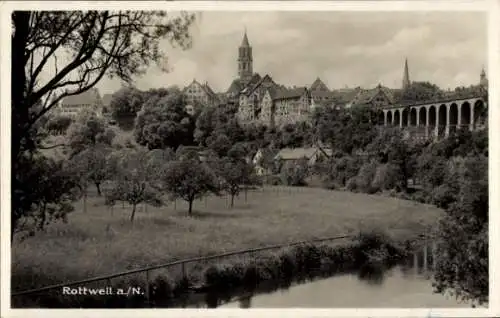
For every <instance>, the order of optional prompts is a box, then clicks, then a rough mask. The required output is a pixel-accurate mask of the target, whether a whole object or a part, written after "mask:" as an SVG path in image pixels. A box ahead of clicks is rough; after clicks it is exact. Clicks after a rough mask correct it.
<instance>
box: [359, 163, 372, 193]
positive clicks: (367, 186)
mask: <svg viewBox="0 0 500 318" xmlns="http://www.w3.org/2000/svg"><path fill="white" fill-rule="evenodd" d="M376 171H377V162H376V161H370V162H368V163H365V164H364V165H363V166H362V167H361V169H360V170H359V173H358V175H357V176H356V179H355V180H356V188H357V189H359V190H360V191H362V192H366V193H375V192H376V189H374V188H372V186H371V185H372V180H373V178H374V177H375V173H376Z"/></svg>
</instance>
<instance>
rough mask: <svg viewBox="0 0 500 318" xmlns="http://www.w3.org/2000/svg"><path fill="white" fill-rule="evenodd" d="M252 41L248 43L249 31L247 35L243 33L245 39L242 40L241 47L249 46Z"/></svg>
mask: <svg viewBox="0 0 500 318" xmlns="http://www.w3.org/2000/svg"><path fill="white" fill-rule="evenodd" d="M249 46H250V43H248V37H247V31H245V35H243V41H241V47H249Z"/></svg>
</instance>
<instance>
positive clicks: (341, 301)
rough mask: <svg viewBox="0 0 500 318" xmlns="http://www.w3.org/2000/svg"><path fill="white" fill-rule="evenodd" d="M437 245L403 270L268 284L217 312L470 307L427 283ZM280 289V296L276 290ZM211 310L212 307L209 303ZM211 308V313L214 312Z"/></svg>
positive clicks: (374, 269)
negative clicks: (275, 308)
mask: <svg viewBox="0 0 500 318" xmlns="http://www.w3.org/2000/svg"><path fill="white" fill-rule="evenodd" d="M436 251H437V248H436V246H435V244H428V245H425V246H424V247H422V249H421V250H419V251H418V252H417V253H414V254H413V255H411V257H410V258H409V259H408V260H407V261H406V262H403V263H402V264H400V265H398V266H395V267H392V268H384V267H383V266H381V265H380V264H377V263H372V264H367V265H365V266H363V267H361V268H360V270H359V271H358V272H357V273H351V274H343V275H335V276H333V277H329V278H322V279H317V280H311V279H309V278H308V279H306V278H304V279H303V280H305V281H306V282H303V283H297V282H295V283H293V284H291V283H290V282H286V283H282V284H281V285H280V286H277V284H276V283H269V285H268V286H267V288H266V287H263V286H259V287H258V289H257V290H255V291H250V292H248V291H247V292H245V293H240V295H239V296H237V297H233V299H232V300H231V301H229V302H225V301H222V300H221V299H220V298H219V299H218V301H217V302H213V303H212V305H214V306H219V307H240V308H250V307H261V308H271V307H319V308H335V307H400V308H405V307H406V308H411V307H426V308H428V307H469V304H464V303H459V302H457V300H455V299H454V298H451V297H447V296H443V295H440V294H434V293H433V288H432V285H431V281H430V280H429V278H430V277H431V274H432V269H433V268H434V267H435V264H436V259H437V255H436ZM278 287H279V290H277V289H278ZM207 305H208V303H207ZM211 308H213V307H211Z"/></svg>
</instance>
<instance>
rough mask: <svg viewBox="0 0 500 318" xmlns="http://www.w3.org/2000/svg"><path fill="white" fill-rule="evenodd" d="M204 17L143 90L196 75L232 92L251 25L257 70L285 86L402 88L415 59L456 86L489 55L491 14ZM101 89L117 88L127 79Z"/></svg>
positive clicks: (415, 69) (424, 70) (418, 73)
mask: <svg viewBox="0 0 500 318" xmlns="http://www.w3.org/2000/svg"><path fill="white" fill-rule="evenodd" d="M198 17H199V20H198V23H197V25H196V26H195V27H194V28H193V30H192V34H193V39H194V45H193V47H192V48H191V49H190V50H187V51H182V50H180V49H178V48H172V47H170V46H169V45H168V43H165V45H164V48H165V50H166V51H167V52H168V56H169V61H170V66H171V68H172V71H171V72H170V73H166V74H165V73H162V72H160V71H159V70H158V69H156V68H154V67H153V68H151V71H150V72H148V73H147V74H146V75H145V76H143V77H142V78H141V79H138V80H137V85H138V86H139V88H142V89H147V88H150V87H161V86H165V85H174V84H176V85H180V86H183V85H187V84H188V83H189V82H190V81H191V80H192V79H193V78H196V79H198V80H199V81H208V82H209V84H210V85H211V86H212V87H213V88H214V89H215V90H216V91H225V90H226V89H227V87H228V86H229V84H230V83H231V81H232V80H233V79H234V78H235V77H236V75H237V62H236V60H237V54H238V46H239V45H240V44H241V40H242V36H243V32H244V30H245V28H246V29H247V32H248V38H249V41H250V44H251V45H252V47H253V57H254V71H255V72H259V73H260V74H266V73H268V74H270V75H271V76H272V77H273V78H274V79H275V80H276V81H277V82H280V83H282V84H285V85H310V84H311V83H312V82H313V81H314V79H315V78H316V77H318V76H319V77H321V78H322V79H323V80H324V81H325V82H326V83H327V85H328V86H330V87H331V88H340V87H344V86H345V85H348V86H351V87H355V86H362V87H373V86H374V85H377V84H378V83H382V84H384V85H388V86H391V87H399V86H400V85H401V78H402V74H403V63H404V59H405V58H406V57H407V58H408V60H409V67H410V77H411V79H412V80H418V81H430V82H433V83H435V84H437V85H439V86H442V87H456V86H459V85H470V84H475V83H477V82H478V80H479V72H480V70H481V67H482V66H483V65H485V64H486V60H487V46H486V43H487V19H486V14H484V13H477V12H473V13H469V12H208V11H207V12H202V13H201V14H198ZM99 86H100V88H101V91H108V92H112V91H113V90H115V89H116V88H117V87H119V83H117V82H116V81H108V80H107V81H103V82H102V83H101V84H100V85H99Z"/></svg>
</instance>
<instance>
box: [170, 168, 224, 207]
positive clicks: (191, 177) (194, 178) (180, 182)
mask: <svg viewBox="0 0 500 318" xmlns="http://www.w3.org/2000/svg"><path fill="white" fill-rule="evenodd" d="M163 184H164V186H165V189H166V190H167V191H168V192H170V193H171V194H172V196H173V197H174V198H181V199H183V200H184V201H186V202H187V203H188V204H189V210H188V214H189V215H190V216H191V214H192V211H193V202H194V200H195V199H200V198H202V197H203V196H205V195H206V194H208V193H210V192H211V193H214V194H216V195H218V194H219V182H218V178H217V176H216V175H215V173H214V172H213V171H212V170H211V169H210V168H209V167H208V166H207V165H206V164H204V163H202V162H200V161H199V160H198V159H197V158H186V159H183V160H176V161H173V162H172V163H171V164H169V165H168V166H167V168H166V171H165V173H164V175H163Z"/></svg>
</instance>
